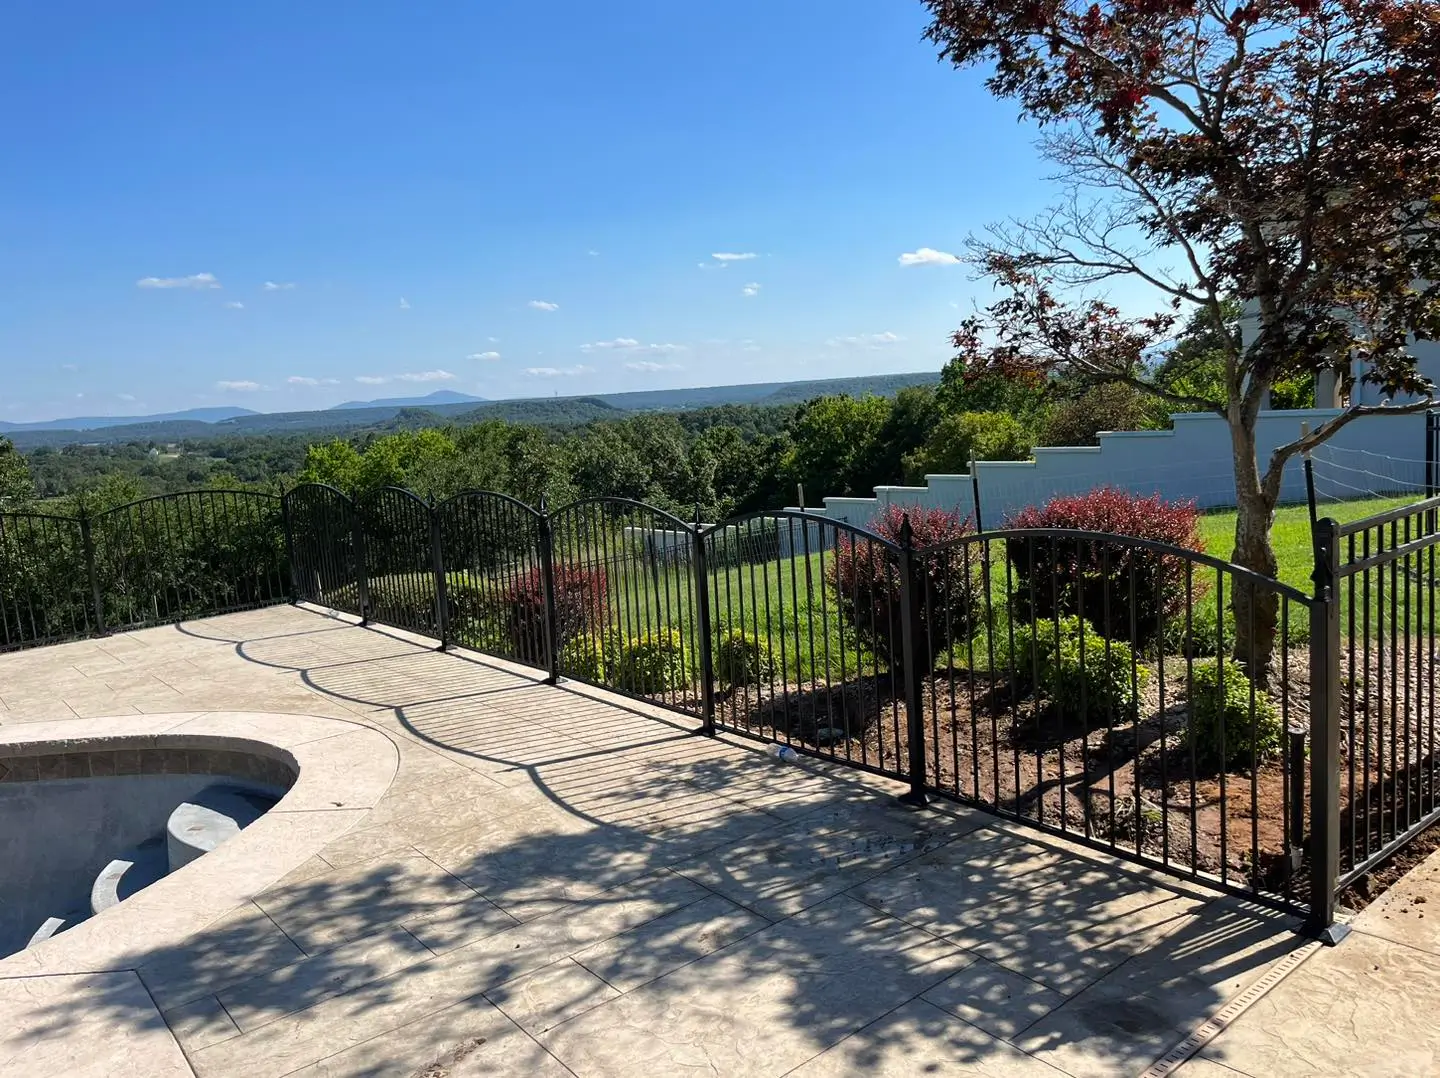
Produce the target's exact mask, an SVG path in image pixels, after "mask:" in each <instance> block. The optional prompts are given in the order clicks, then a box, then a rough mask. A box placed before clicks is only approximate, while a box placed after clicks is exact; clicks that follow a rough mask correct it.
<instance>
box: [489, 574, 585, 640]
mask: <svg viewBox="0 0 1440 1078" xmlns="http://www.w3.org/2000/svg"><path fill="white" fill-rule="evenodd" d="M606 599H607V592H606V579H605V570H604V569H602V568H598V567H596V568H586V567H582V566H578V565H557V566H555V637H556V639H555V643H556V646H557V647H560V648H563V647H564V646H565V645H566V644H567V643H568V642H569V641H570V640H572V639H573V638H575V637H576V636H579V635H580V634H581V633H583V632H586V631H587V630H589V629H590V628H591V627H592V626H595V625H599V624H600V623H601V622H602V621H603V620H604V616H605V607H606ZM500 607H501V609H500V617H501V620H502V622H503V624H504V626H505V631H506V635H507V636H508V637H509V639H510V645H511V647H512V648H513V649H514V654H516V655H520V656H523V657H529V656H530V655H531V654H532V653H533V652H535V650H536V649H537V648H540V649H542V650H543V648H544V641H545V586H544V576H543V575H542V573H541V569H540V567H539V566H538V565H537V566H535V567H534V568H532V569H530V570H529V571H528V572H526V573H524V574H522V575H521V576H520V577H519V578H518V579H517V580H515V581H514V582H513V583H512V584H511V585H510V586H509V587H508V588H506V589H505V591H504V592H503V593H502V595H501V597H500Z"/></svg>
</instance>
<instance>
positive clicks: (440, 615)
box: [426, 500, 450, 651]
mask: <svg viewBox="0 0 1440 1078" xmlns="http://www.w3.org/2000/svg"><path fill="white" fill-rule="evenodd" d="M426 509H428V510H429V512H430V568H431V571H432V572H433V573H434V574H435V625H436V627H437V628H438V629H439V630H440V650H441V651H444V650H445V649H446V648H448V647H449V646H450V591H449V588H448V587H447V585H446V582H445V538H444V536H443V535H441V533H440V510H439V508H438V507H437V506H436V505H435V502H434V501H433V500H432V501H431V502H430V503H429V504H428V505H427V506H426Z"/></svg>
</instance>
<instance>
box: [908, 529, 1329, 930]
mask: <svg viewBox="0 0 1440 1078" xmlns="http://www.w3.org/2000/svg"><path fill="white" fill-rule="evenodd" d="M912 558H913V565H914V580H915V587H914V595H915V600H914V604H915V608H916V616H915V621H914V629H913V637H914V639H915V640H916V641H917V643H916V647H915V650H916V652H917V654H918V658H919V661H920V669H921V671H922V673H921V676H920V684H919V685H918V686H916V687H915V689H914V690H912V691H914V694H915V697H916V698H917V700H918V701H919V702H920V707H921V711H922V715H921V720H922V723H923V727H924V730H923V739H924V746H925V755H926V764H925V772H924V773H925V784H926V787H927V789H929V790H930V791H932V792H934V793H938V794H941V795H943V796H945V797H949V798H953V799H956V800H959V801H963V802H965V803H967V804H972V805H977V806H979V807H982V808H984V809H987V810H988V811H991V812H995V813H997V814H999V815H1002V816H1008V817H1011V818H1014V819H1017V820H1020V821H1023V822H1024V823H1026V824H1029V825H1031V826H1035V827H1038V828H1041V829H1044V830H1048V831H1052V832H1055V833H1058V834H1063V835H1065V836H1066V837H1069V838H1071V839H1074V840H1078V841H1080V842H1083V843H1086V844H1089V845H1094V846H1098V847H1101V848H1103V849H1105V850H1107V851H1109V852H1111V853H1115V854H1119V855H1121V856H1124V857H1128V858H1131V859H1134V860H1138V861H1142V862H1146V863H1149V864H1153V865H1156V866H1158V867H1160V868H1163V869H1165V870H1167V871H1170V872H1172V873H1175V874H1178V875H1185V876H1191V877H1193V878H1196V879H1199V880H1203V881H1205V882H1207V883H1210V884H1213V885H1216V886H1218V887H1220V888H1221V889H1223V890H1228V891H1232V892H1236V893H1241V894H1245V895H1247V896H1250V897H1254V898H1260V899H1263V900H1266V901H1270V902H1272V903H1274V904H1276V905H1280V906H1284V907H1287V908H1292V909H1295V908H1304V907H1305V906H1306V905H1307V904H1308V902H1309V895H1310V891H1311V870H1312V867H1313V866H1312V865H1311V864H1310V863H1309V861H1310V857H1309V852H1308V851H1309V847H1310V845H1311V841H1310V840H1311V813H1312V810H1313V809H1314V807H1315V799H1314V795H1313V792H1312V791H1311V789H1310V785H1311V784H1310V781H1309V767H1310V764H1311V754H1312V752H1323V751H1324V747H1323V745H1317V744H1315V742H1316V741H1318V740H1323V737H1318V736H1317V735H1316V734H1315V733H1314V732H1313V731H1312V730H1311V718H1312V712H1311V699H1312V698H1311V688H1312V680H1313V673H1314V672H1313V671H1312V668H1311V661H1312V653H1311V649H1310V644H1311V634H1312V632H1313V631H1315V627H1316V625H1317V624H1323V611H1324V609H1325V608H1324V604H1320V603H1317V601H1316V600H1314V599H1312V598H1310V597H1309V596H1306V595H1304V594H1303V593H1301V592H1298V591H1296V590H1295V589H1293V588H1289V587H1287V586H1286V585H1284V584H1281V583H1279V582H1277V581H1275V580H1271V579H1269V578H1266V577H1262V576H1258V575H1256V574H1253V573H1249V572H1247V571H1246V570H1243V569H1240V568H1238V567H1236V566H1232V565H1229V564H1226V563H1224V562H1221V561H1218V560H1216V559H1213V558H1209V557H1206V556H1205V555H1202V554H1199V553H1197V552H1195V551H1190V550H1185V549H1182V548H1179V547H1171V546H1165V545H1163V544H1159V543H1153V542H1149V541H1146V540H1140V539H1132V538H1129V537H1125V536H1119V535H1110V534H1099V533H1086V532H1076V531H1047V530H1034V531H1001V532H990V533H983V534H978V535H972V536H967V537H965V538H963V539H959V540H955V541H952V542H948V543H944V544H939V545H936V546H932V547H926V548H919V549H917V550H916V551H915V552H914V553H913V555H912ZM1316 615H1321V616H1320V617H1319V619H1318V620H1317V618H1316ZM1272 618H1273V622H1272V621H1271V620H1270V619H1272ZM1246 641H1251V642H1252V643H1251V645H1250V646H1248V647H1247V646H1246V645H1245V642H1246ZM1322 646H1323V645H1322ZM1237 655H1238V656H1242V657H1244V658H1245V659H1246V661H1244V662H1242V661H1240V659H1239V658H1237Z"/></svg>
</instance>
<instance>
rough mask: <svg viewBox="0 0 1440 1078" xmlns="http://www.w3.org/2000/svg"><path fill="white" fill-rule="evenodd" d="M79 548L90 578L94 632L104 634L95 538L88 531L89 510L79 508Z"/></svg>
mask: <svg viewBox="0 0 1440 1078" xmlns="http://www.w3.org/2000/svg"><path fill="white" fill-rule="evenodd" d="M80 548H81V549H82V550H83V551H84V552H85V571H86V572H87V573H88V574H89V576H90V601H91V602H92V603H93V604H94V607H95V632H96V634H97V635H101V634H103V633H104V632H105V596H104V595H103V594H101V591H100V570H99V568H98V567H97V566H96V564H95V537H94V535H92V534H91V531H90V510H89V509H87V508H85V507H84V506H83V505H82V506H81V507H80Z"/></svg>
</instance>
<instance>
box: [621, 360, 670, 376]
mask: <svg viewBox="0 0 1440 1078" xmlns="http://www.w3.org/2000/svg"><path fill="white" fill-rule="evenodd" d="M625 369H626V370H627V371H645V372H647V373H648V372H653V371H678V370H683V369H684V368H682V367H681V366H680V364H678V363H652V362H651V361H650V360H641V361H640V362H638V363H627V364H625Z"/></svg>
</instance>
